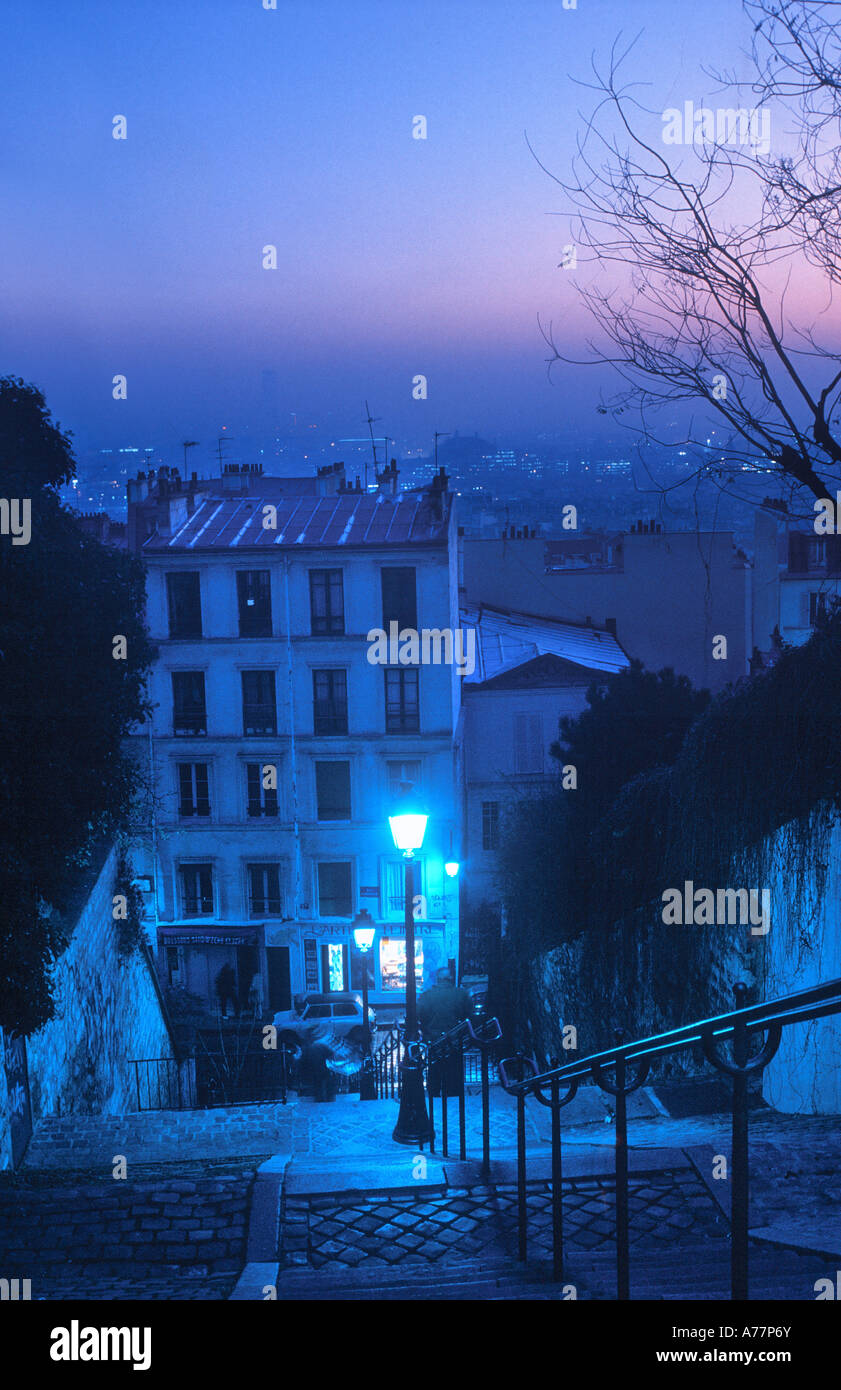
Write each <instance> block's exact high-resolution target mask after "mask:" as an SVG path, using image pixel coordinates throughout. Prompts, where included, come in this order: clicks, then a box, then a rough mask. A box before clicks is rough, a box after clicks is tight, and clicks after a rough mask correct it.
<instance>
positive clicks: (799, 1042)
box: [763, 824, 841, 1115]
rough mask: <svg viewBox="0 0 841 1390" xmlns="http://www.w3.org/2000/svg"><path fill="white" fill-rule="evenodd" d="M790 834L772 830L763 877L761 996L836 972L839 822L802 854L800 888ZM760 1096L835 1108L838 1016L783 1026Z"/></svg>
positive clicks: (840, 900)
mask: <svg viewBox="0 0 841 1390" xmlns="http://www.w3.org/2000/svg"><path fill="white" fill-rule="evenodd" d="M793 841H794V836H793V833H792V831H791V830H790V829H788V828H787V829H785V830H783V831H781V832H780V834H779V835H778V836H777V839H776V843H775V845H774V854H773V874H772V879H771V930H770V931H769V933H768V938H767V948H766V952H765V997H766V998H767V999H773V998H775V997H776V996H777V995H783V994H790V993H791V992H792V991H794V990H799V989H809V988H810V987H811V986H813V985H817V984H823V983H825V982H826V981H827V980H832V979H838V978H839V977H841V921H839V917H840V916H841V896H839V895H841V829H840V828H839V826H838V825H837V824H836V825H835V826H834V828H832V830H831V831H830V832H829V834H828V837H826V838H825V839H824V840H817V841H816V842H815V844H814V848H813V850H812V852H811V853H810V854H809V856H808V857H809V863H810V870H809V873H808V874H807V876H806V881H805V883H804V884H803V886H802V887H803V891H797V892H796V891H794V886H795V875H794V874H793V872H792V866H793V864H794V863H795V862H796V853H795V847H794V843H793ZM763 1095H764V1097H765V1099H766V1100H767V1102H768V1104H769V1105H773V1106H774V1107H775V1109H777V1110H784V1111H788V1112H790V1113H796V1114H807V1115H837V1114H839V1113H841V1019H839V1017H838V1016H837V1015H836V1016H835V1017H834V1018H824V1019H815V1020H814V1021H813V1022H811V1023H802V1024H796V1025H794V1026H792V1027H789V1028H786V1029H785V1030H784V1032H783V1038H782V1042H781V1043H780V1048H779V1051H778V1052H777V1055H776V1057H775V1058H774V1060H773V1061H772V1062H771V1063H770V1064H769V1066H767V1067H766V1069H765V1075H764V1079H763Z"/></svg>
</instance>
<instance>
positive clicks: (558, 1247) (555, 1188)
mask: <svg viewBox="0 0 841 1390" xmlns="http://www.w3.org/2000/svg"><path fill="white" fill-rule="evenodd" d="M551 1098H552V1099H551V1104H552V1277H553V1278H554V1279H556V1280H558V1282H560V1281H561V1280H562V1279H563V1277H564V1195H563V1173H562V1171H561V1101H560V1089H559V1084H558V1078H557V1077H553V1078H552V1087H551Z"/></svg>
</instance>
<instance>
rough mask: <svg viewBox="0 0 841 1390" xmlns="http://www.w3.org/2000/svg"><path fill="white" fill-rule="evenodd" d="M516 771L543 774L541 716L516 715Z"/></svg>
mask: <svg viewBox="0 0 841 1390" xmlns="http://www.w3.org/2000/svg"><path fill="white" fill-rule="evenodd" d="M514 771H515V772H519V773H523V774H526V773H533V772H541V773H542V772H543V720H542V718H541V716H540V715H539V714H515V715H514Z"/></svg>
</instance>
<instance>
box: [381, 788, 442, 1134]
mask: <svg viewBox="0 0 841 1390" xmlns="http://www.w3.org/2000/svg"><path fill="white" fill-rule="evenodd" d="M428 819H429V817H428V816H427V814H426V812H425V811H424V810H423V808H422V807H421V806H420V804H419V802H418V801H417V798H416V797H415V795H414V792H413V789H412V787H411V786H410V785H408V784H407V785H405V786H404V788H403V795H402V796H401V798H400V803H399V805H397V806H396V807H395V809H394V812H393V814H392V815H390V816H389V818H388V823H389V825H390V826H391V833H392V836H393V838H394V843H395V845H396V846H397V848H398V849H399V850H400V852H401V854H402V855H403V862H404V865H405V879H404V895H405V896H404V907H405V922H406V1033H405V1038H404V1045H405V1046H404V1052H403V1062H402V1065H401V1067H400V1110H399V1113H398V1116H397V1124H396V1125H395V1126H394V1133H393V1134H392V1138H393V1139H394V1140H395V1141H396V1142H397V1143H398V1144H415V1145H417V1144H421V1145H423V1144H424V1143H428V1142H430V1141H431V1138H432V1126H431V1125H430V1123H429V1115H428V1114H427V1110H426V1096H425V1095H424V1091H423V1068H422V1066H421V1060H420V1055H419V1052H418V997H417V980H416V978H415V915H414V902H415V860H414V856H415V851H416V850H419V849H420V847H421V845H422V844H423V837H424V835H425V834H426V822H427V820H428Z"/></svg>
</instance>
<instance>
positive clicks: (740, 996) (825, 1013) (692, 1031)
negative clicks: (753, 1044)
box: [498, 979, 841, 1300]
mask: <svg viewBox="0 0 841 1390" xmlns="http://www.w3.org/2000/svg"><path fill="white" fill-rule="evenodd" d="M746 994H747V987H746V986H745V985H744V984H738V985H736V987H735V995H736V1001H737V1007H736V1008H735V1009H732V1010H731V1011H730V1012H729V1013H724V1014H719V1015H717V1016H715V1017H711V1018H705V1019H700V1020H698V1021H697V1022H695V1023H690V1024H687V1025H685V1026H684V1027H681V1028H673V1029H672V1030H671V1031H670V1032H668V1033H658V1034H655V1035H653V1036H651V1037H648V1038H642V1039H639V1040H638V1041H636V1042H631V1043H626V1042H624V1040H623V1039H622V1037H621V1035H619V1036H618V1037H617V1043H616V1046H615V1047H611V1048H606V1049H605V1050H604V1051H602V1052H596V1053H593V1054H591V1055H590V1056H587V1057H578V1058H576V1059H575V1060H574V1061H571V1062H567V1063H565V1064H564V1065H563V1066H557V1067H553V1068H551V1069H549V1070H544V1071H541V1070H540V1069H539V1068H538V1065H537V1062H536V1061H535V1060H534V1058H531V1057H526V1056H524V1055H523V1054H522V1053H520V1054H517V1056H516V1058H511V1057H507V1058H504V1059H503V1060H502V1061H500V1062H499V1064H498V1072H499V1079H500V1083H501V1085H502V1088H503V1090H505V1091H506V1092H507V1093H508V1094H509V1095H513V1096H514V1097H515V1098H516V1101H517V1159H518V1162H517V1185H518V1227H519V1250H520V1258H521V1259H522V1260H525V1258H526V1248H527V1227H526V1222H527V1204H526V1179H525V1175H526V1144H525V1103H526V1098H527V1097H528V1096H529V1095H532V1096H534V1097H535V1099H536V1100H538V1101H540V1102H541V1104H543V1105H546V1106H549V1107H551V1110H552V1218H553V1220H552V1228H553V1242H552V1248H553V1269H554V1275H555V1278H557V1279H562V1278H563V1206H562V1203H563V1196H562V1175H561V1132H560V1111H561V1109H562V1107H563V1106H564V1105H567V1104H569V1102H570V1101H571V1100H573V1099H574V1098H575V1094H576V1092H577V1090H578V1087H579V1085H580V1083H581V1081H582V1080H583V1079H584V1078H586V1077H592V1078H593V1080H594V1081H595V1082H596V1084H597V1085H598V1086H599V1087H600V1088H601V1089H602V1090H603V1091H605V1092H607V1093H608V1094H609V1095H611V1096H613V1097H615V1101H616V1109H615V1125H616V1144H615V1150H616V1162H615V1172H616V1280H617V1296H618V1298H619V1299H627V1298H629V1297H630V1274H629V1264H630V1261H629V1249H630V1233H629V1204H628V1198H629V1186H628V1115H627V1100H628V1096H629V1095H631V1094H632V1093H633V1092H634V1091H636V1090H638V1088H639V1087H640V1086H642V1085H643V1083H644V1082H645V1080H646V1078H647V1076H648V1072H649V1069H650V1066H651V1062H652V1060H653V1059H655V1058H657V1057H663V1056H665V1055H666V1054H672V1053H676V1052H680V1051H682V1050H684V1049H685V1048H688V1047H694V1046H699V1047H700V1048H701V1049H702V1051H703V1053H704V1056H705V1058H706V1060H707V1061H708V1062H709V1063H710V1064H711V1065H712V1066H714V1067H715V1068H716V1070H717V1071H719V1072H720V1073H722V1074H724V1075H725V1076H728V1077H730V1078H731V1080H732V1082H733V1103H732V1169H731V1173H732V1187H731V1206H730V1227H731V1265H730V1279H731V1298H733V1299H737V1300H742V1299H747V1298H748V1287H749V1280H748V1254H749V1242H748V1228H749V1221H748V1213H749V1180H750V1171H749V1164H748V1078H749V1076H750V1075H751V1074H752V1073H755V1072H759V1071H762V1069H763V1068H764V1067H766V1066H767V1065H768V1063H769V1062H770V1061H771V1060H772V1058H773V1057H774V1055H775V1054H776V1052H777V1049H778V1047H779V1045H780V1042H781V1040H782V1035H783V1029H784V1028H787V1027H791V1026H792V1025H794V1024H796V1023H806V1022H809V1021H811V1020H813V1019H816V1018H829V1017H831V1016H832V1015H834V1014H839V1013H841V979H833V980H828V981H826V982H825V983H824V984H820V985H815V986H813V987H812V988H811V989H804V990H798V991H796V992H794V993H792V994H789V995H783V996H781V997H778V998H775V999H769V1000H766V1001H764V1002H763V1003H761V1004H752V1005H749V1006H746V1005H745V1003H744V1000H745V996H746ZM754 1033H761V1034H764V1035H765V1038H764V1042H763V1044H762V1046H761V1047H760V1049H759V1051H758V1052H756V1053H755V1055H754V1056H751V1055H750V1037H751V1035H752V1034H754ZM727 1041H729V1042H731V1043H732V1045H733V1047H732V1052H733V1055H732V1059H731V1058H729V1057H726V1056H725V1055H723V1053H722V1051H721V1044H722V1043H724V1042H727ZM515 1061H516V1063H517V1066H518V1068H519V1069H520V1071H521V1072H522V1071H523V1070H525V1071H526V1072H527V1073H528V1074H527V1075H526V1076H522V1075H520V1077H519V1078H517V1079H516V1080H515V1079H514V1077H513V1076H512V1074H511V1072H512V1067H513V1063H514V1062H515ZM609 1071H613V1073H614V1078H613V1080H610V1079H609V1078H608V1076H607V1073H608V1072H609ZM562 1086H566V1087H567V1090H566V1092H565V1094H563V1095H562V1094H561V1087H562ZM547 1088H548V1090H549V1095H548V1096H547V1095H546V1090H547Z"/></svg>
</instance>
